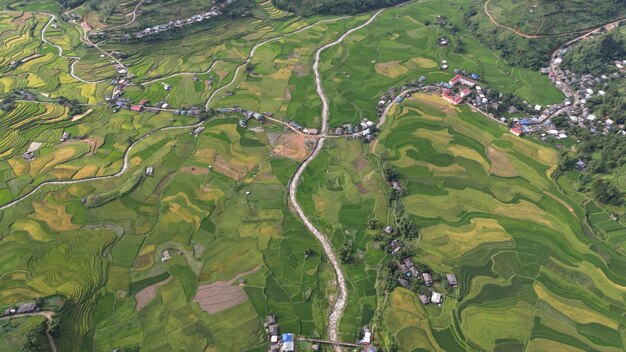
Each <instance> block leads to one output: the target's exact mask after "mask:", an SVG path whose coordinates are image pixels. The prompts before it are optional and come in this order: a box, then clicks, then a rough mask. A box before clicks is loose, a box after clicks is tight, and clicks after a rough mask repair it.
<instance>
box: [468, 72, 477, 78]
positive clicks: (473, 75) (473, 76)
mask: <svg viewBox="0 0 626 352" xmlns="http://www.w3.org/2000/svg"><path fill="white" fill-rule="evenodd" d="M470 76H471V77H472V79H478V75H477V74H475V73H472V74H471V75H470Z"/></svg>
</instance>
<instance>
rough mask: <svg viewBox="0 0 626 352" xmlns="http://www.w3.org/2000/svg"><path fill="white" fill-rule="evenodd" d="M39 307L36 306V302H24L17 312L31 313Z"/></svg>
mask: <svg viewBox="0 0 626 352" xmlns="http://www.w3.org/2000/svg"><path fill="white" fill-rule="evenodd" d="M36 309H37V306H35V303H32V302H31V303H24V304H20V307H19V308H18V309H17V313H18V314H25V313H31V312H34V311H35V310H36Z"/></svg>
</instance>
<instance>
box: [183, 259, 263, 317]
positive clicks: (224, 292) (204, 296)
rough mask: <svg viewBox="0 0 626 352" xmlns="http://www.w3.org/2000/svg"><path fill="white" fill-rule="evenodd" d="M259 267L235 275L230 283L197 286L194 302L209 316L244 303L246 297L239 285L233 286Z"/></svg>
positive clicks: (218, 282)
mask: <svg viewBox="0 0 626 352" xmlns="http://www.w3.org/2000/svg"><path fill="white" fill-rule="evenodd" d="M259 269H260V266H258V265H257V266H256V267H254V268H253V269H252V270H249V271H246V272H244V273H239V274H237V275H236V276H235V277H234V278H232V279H231V280H230V281H216V282H214V283H212V284H210V285H204V286H199V287H198V291H197V292H196V296H195V297H194V298H193V300H194V302H198V304H199V305H200V308H201V309H202V310H204V311H205V312H207V313H209V314H215V313H217V312H221V311H223V310H226V309H228V308H230V307H234V306H236V305H239V304H241V303H243V302H245V301H246V300H247V299H248V297H247V296H246V294H245V292H244V291H243V289H242V287H241V285H233V283H234V282H235V281H237V280H238V279H239V278H240V277H243V276H246V275H249V274H252V273H254V272H257V271H258V270H259Z"/></svg>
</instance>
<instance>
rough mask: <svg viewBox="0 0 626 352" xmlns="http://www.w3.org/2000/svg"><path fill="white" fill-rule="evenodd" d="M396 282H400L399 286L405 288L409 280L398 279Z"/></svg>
mask: <svg viewBox="0 0 626 352" xmlns="http://www.w3.org/2000/svg"><path fill="white" fill-rule="evenodd" d="M398 283H399V284H400V286H402V287H404V288H406V287H408V286H409V282H408V281H406V280H405V279H398Z"/></svg>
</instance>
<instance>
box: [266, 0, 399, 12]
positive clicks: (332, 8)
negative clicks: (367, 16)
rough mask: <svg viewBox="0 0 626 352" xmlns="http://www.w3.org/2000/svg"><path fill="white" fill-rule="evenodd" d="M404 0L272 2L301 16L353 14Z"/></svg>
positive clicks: (281, 0) (287, 0) (277, 0)
mask: <svg viewBox="0 0 626 352" xmlns="http://www.w3.org/2000/svg"><path fill="white" fill-rule="evenodd" d="M405 1H406V0H272V2H273V3H274V5H276V7H278V8H280V9H283V10H286V11H290V12H295V13H297V14H301V15H312V14H323V15H337V14H355V13H359V12H365V11H369V10H374V9H379V8H383V7H389V6H393V5H397V4H400V3H402V2H405Z"/></svg>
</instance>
